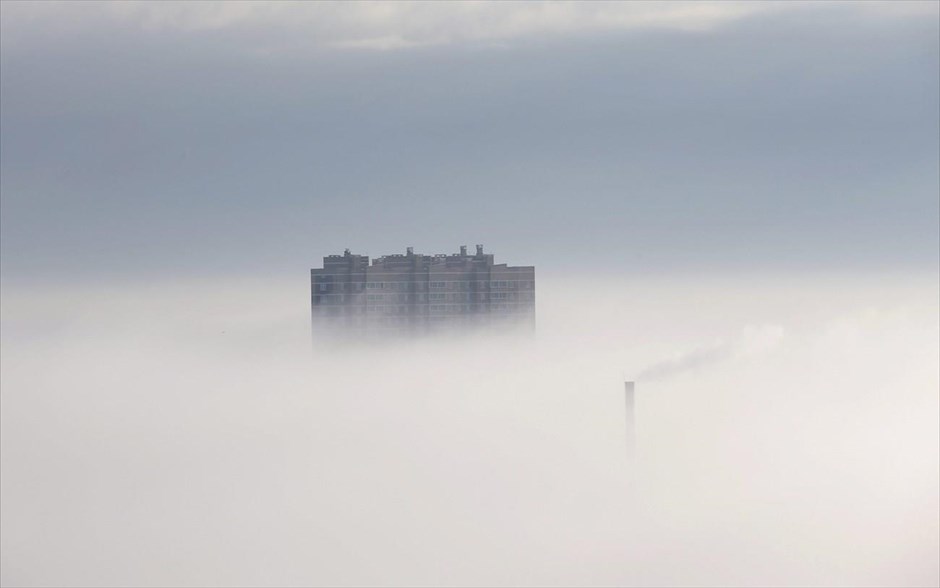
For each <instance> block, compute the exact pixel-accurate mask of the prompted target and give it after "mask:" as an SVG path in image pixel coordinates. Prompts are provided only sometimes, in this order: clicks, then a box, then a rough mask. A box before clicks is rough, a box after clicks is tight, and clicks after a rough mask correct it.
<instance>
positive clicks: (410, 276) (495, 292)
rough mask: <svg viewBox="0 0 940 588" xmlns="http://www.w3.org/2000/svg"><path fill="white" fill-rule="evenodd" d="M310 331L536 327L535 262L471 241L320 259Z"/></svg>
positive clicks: (358, 332) (411, 331) (402, 331)
mask: <svg viewBox="0 0 940 588" xmlns="http://www.w3.org/2000/svg"><path fill="white" fill-rule="evenodd" d="M310 287H311V309H312V316H313V328H314V334H315V335H316V334H327V335H330V336H334V335H342V334H349V335H354V336H358V335H364V334H378V335H381V334H390V335H394V334H402V335H407V334H420V333H426V332H436V331H441V330H448V329H475V328H480V327H496V326H506V327H520V326H521V327H523V328H527V329H534V327H535V268H534V267H533V266H520V267H511V266H507V265H506V264H504V263H503V264H496V263H494V261H493V255H492V254H488V253H483V246H482V245H477V246H476V254H474V255H468V254H467V248H466V246H462V247H461V248H460V252H459V253H453V254H438V255H422V254H420V253H414V251H413V249H412V248H411V247H408V249H407V253H405V254H404V255H401V254H396V255H383V256H382V257H379V258H378V259H374V260H372V263H371V264H370V263H369V257H368V256H365V255H357V254H354V253H350V251H349V249H347V250H346V251H345V253H343V255H329V256H327V257H324V258H323V267H322V268H320V269H312V270H310Z"/></svg>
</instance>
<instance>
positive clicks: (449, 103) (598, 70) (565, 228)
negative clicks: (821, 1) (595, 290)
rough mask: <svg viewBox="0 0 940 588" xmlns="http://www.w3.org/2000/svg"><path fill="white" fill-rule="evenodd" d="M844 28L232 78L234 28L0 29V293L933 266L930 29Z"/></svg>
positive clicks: (640, 35) (752, 18)
mask: <svg viewBox="0 0 940 588" xmlns="http://www.w3.org/2000/svg"><path fill="white" fill-rule="evenodd" d="M4 10H9V9H8V8H6V7H5V8H4ZM47 10H58V9H57V8H56V9H47ZM931 10H933V9H932V8H931ZM863 13H864V11H860V10H856V9H854V8H853V9H846V8H844V7H843V8H840V6H828V5H822V6H821V7H820V8H818V9H814V10H808V11H807V10H794V11H784V12H778V11H770V12H763V11H758V12H757V13H755V14H753V15H749V16H748V17H746V18H744V17H742V18H736V19H735V20H733V21H728V22H726V23H724V24H723V25H722V26H720V27H713V28H711V29H708V30H698V31H690V30H662V29H655V28H653V29H640V30H631V31H617V30H605V31H589V33H590V34H588V33H585V34H578V35H573V34H572V35H567V36H566V35H554V36H552V35H539V34H534V33H533V34H526V35H522V36H519V37H517V38H514V41H513V42H512V43H511V44H510V45H508V46H492V45H487V44H479V43H471V42H463V43H452V44H445V45H435V46H428V47H422V48H413V49H409V50H401V51H386V52H360V51H337V50H322V51H317V52H313V53H310V52H294V53H286V54H285V53H276V54H267V53H266V54H252V55H249V54H245V53H243V52H239V51H238V50H237V46H238V43H239V42H240V39H241V40H243V41H245V42H247V43H249V44H250V41H251V39H252V38H253V37H252V36H251V35H248V36H243V37H239V34H242V35H244V34H245V33H244V32H239V31H241V29H239V28H238V27H235V26H234V25H233V27H230V28H223V29H220V30H217V31H215V32H212V31H205V30H201V31H200V32H198V33H197V32H194V31H193V30H189V29H186V27H170V26H166V27H145V28H143V29H141V30H136V29H131V28H130V27H128V26H126V25H124V24H121V23H122V22H123V21H120V20H118V21H116V23H117V24H114V23H112V24H111V25H109V27H110V28H108V27H103V25H102V28H100V29H95V28H93V27H91V25H89V26H88V28H85V29H81V30H79V31H78V32H74V31H73V32H66V33H62V34H61V35H59V34H54V33H52V32H51V30H50V29H47V28H46V27H47V24H46V23H47V21H45V20H42V19H39V20H34V21H29V20H27V19H25V18H21V17H20V16H17V15H16V13H12V14H13V16H12V17H9V18H5V19H4V21H5V22H6V23H8V24H7V26H12V24H11V23H16V24H18V25H20V26H19V28H20V30H19V34H18V37H17V41H16V42H13V41H9V40H6V36H4V41H3V42H4V43H5V45H4V47H3V49H4V50H3V55H2V60H3V63H2V65H3V68H2V70H3V71H2V98H3V102H4V108H3V112H2V117H3V118H2V124H3V129H4V132H3V137H2V150H3V161H2V166H3V169H2V171H3V174H2V188H3V200H2V205H3V212H4V214H3V221H2V222H3V231H2V233H3V235H2V239H3V263H4V268H5V270H6V271H7V272H8V273H10V272H17V273H25V272H39V273H45V274H50V273H57V274H60V275H61V274H62V273H63V272H70V271H76V270H77V268H81V269H80V270H78V271H82V272H99V273H100V272H109V271H110V272H127V271H142V272H145V273H154V272H160V273H165V272H180V271H203V270H204V269H205V268H213V269H225V270H228V271H242V270H245V269H246V268H247V269H251V270H257V269H259V268H265V267H267V268H271V267H273V266H277V267H278V268H280V269H286V268H296V267H304V266H307V265H308V264H310V263H313V262H315V261H316V259H317V258H318V257H319V256H320V255H322V254H324V253H328V252H332V251H335V250H338V249H341V248H342V247H344V246H352V247H354V248H357V249H360V250H365V251H367V252H370V253H372V254H378V253H386V252H388V251H389V250H395V249H399V248H402V247H404V246H405V245H407V244H413V245H416V246H420V247H422V248H424V249H428V250H430V249H438V248H439V249H441V250H444V249H445V248H446V249H450V248H453V247H454V246H455V245H454V243H455V242H464V241H465V242H471V243H473V242H479V241H482V242H484V243H487V244H488V245H489V246H491V247H492V248H493V249H495V250H498V251H505V252H512V254H513V257H516V258H522V259H524V260H525V261H526V262H530V263H535V264H537V265H540V266H542V267H545V264H555V265H567V266H573V265H578V264H581V263H584V262H585V260H588V259H589V260H591V261H590V263H591V264H593V265H594V266H595V267H603V268H613V269H616V270H617V271H620V270H635V269H638V268H660V267H666V266H670V267H674V266H684V267H699V268H701V267H720V266H724V267H729V266H730V267H750V268H754V267H767V266H773V267H781V266H823V267H832V266H856V267H875V266H877V267H887V266H898V265H901V266H924V265H925V264H927V265H932V264H935V263H936V255H937V247H936V245H937V239H938V227H937V220H936V219H937V216H938V214H937V213H938V205H937V200H936V198H935V195H936V193H937V190H938V174H937V164H936V162H937V159H938V150H937V144H936V140H935V138H936V136H937V132H938V128H940V124H938V118H937V110H938V108H937V105H938V91H937V85H938V82H937V74H936V72H937V70H938V58H937V54H938V49H937V40H936V39H937V35H936V19H933V18H926V17H924V16H922V15H917V14H913V15H907V16H904V15H895V17H894V18H879V19H876V18H869V17H867V16H865V15H864V14H863ZM96 26H97V25H96ZM105 30H107V34H98V33H96V31H98V32H103V31H105ZM588 236H590V238H588Z"/></svg>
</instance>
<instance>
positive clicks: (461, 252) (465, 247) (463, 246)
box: [460, 245, 467, 255]
mask: <svg viewBox="0 0 940 588" xmlns="http://www.w3.org/2000/svg"><path fill="white" fill-rule="evenodd" d="M460 254H461V255H466V254H467V246H466V245H461V246H460Z"/></svg>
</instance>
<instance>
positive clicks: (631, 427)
mask: <svg viewBox="0 0 940 588" xmlns="http://www.w3.org/2000/svg"><path fill="white" fill-rule="evenodd" d="M633 388H634V383H633V382H624V383H623V389H624V390H623V391H624V397H625V400H626V409H627V415H626V424H627V466H628V467H629V468H631V469H632V468H633V467H634V466H635V464H636V417H635V415H634V411H633V407H634V402H633Z"/></svg>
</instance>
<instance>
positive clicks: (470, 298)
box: [313, 292, 533, 304]
mask: <svg viewBox="0 0 940 588" xmlns="http://www.w3.org/2000/svg"><path fill="white" fill-rule="evenodd" d="M313 298H314V301H313V302H314V304H343V303H347V304H352V303H358V302H360V301H361V300H362V299H361V298H359V297H358V296H356V295H354V294H352V295H350V294H346V295H344V294H316V295H314V297H313ZM488 300H518V301H523V302H531V301H532V300H533V295H532V294H531V293H527V292H518V293H517V292H489V293H478V294H470V293H466V294H465V293H459V292H458V293H445V292H431V293H429V294H366V302H427V301H431V302H444V301H446V302H486V301H488Z"/></svg>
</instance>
